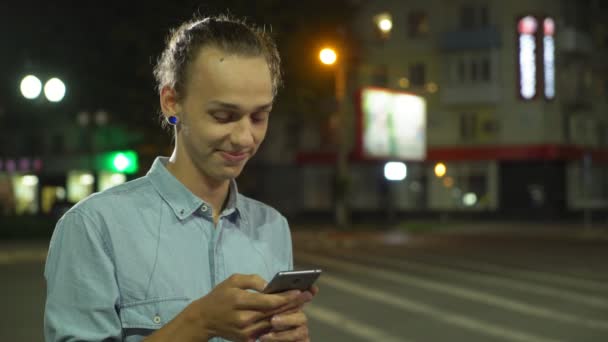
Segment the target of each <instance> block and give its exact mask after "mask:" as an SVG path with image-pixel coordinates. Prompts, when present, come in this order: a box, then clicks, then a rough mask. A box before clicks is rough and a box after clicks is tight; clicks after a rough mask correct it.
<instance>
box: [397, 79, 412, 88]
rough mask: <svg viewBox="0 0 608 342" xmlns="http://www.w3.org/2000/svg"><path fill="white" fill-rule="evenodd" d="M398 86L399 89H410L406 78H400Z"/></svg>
mask: <svg viewBox="0 0 608 342" xmlns="http://www.w3.org/2000/svg"><path fill="white" fill-rule="evenodd" d="M399 86H400V87H401V88H409V87H410V80H408V79H407V78H405V77H401V78H400V79H399Z"/></svg>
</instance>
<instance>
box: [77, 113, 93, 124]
mask: <svg viewBox="0 0 608 342" xmlns="http://www.w3.org/2000/svg"><path fill="white" fill-rule="evenodd" d="M90 121H91V120H90V114H89V112H86V111H83V112H79V113H78V114H77V115H76V122H78V124H79V125H80V126H87V125H88V124H89V122H90Z"/></svg>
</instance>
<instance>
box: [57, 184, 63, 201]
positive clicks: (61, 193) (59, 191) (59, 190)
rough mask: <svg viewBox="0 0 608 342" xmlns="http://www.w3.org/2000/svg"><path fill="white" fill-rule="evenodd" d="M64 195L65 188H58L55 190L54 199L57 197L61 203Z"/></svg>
mask: <svg viewBox="0 0 608 342" xmlns="http://www.w3.org/2000/svg"><path fill="white" fill-rule="evenodd" d="M65 195H66V193H65V188H64V187H62V186H58V187H57V189H56V190H55V197H57V199H58V200H60V201H63V200H64V199H65Z"/></svg>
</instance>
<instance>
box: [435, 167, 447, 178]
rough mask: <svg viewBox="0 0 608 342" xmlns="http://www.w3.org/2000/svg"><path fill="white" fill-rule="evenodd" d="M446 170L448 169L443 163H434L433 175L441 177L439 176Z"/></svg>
mask: <svg viewBox="0 0 608 342" xmlns="http://www.w3.org/2000/svg"><path fill="white" fill-rule="evenodd" d="M447 170H448V169H447V167H446V166H445V164H444V163H437V164H435V176H437V178H441V177H443V176H445V174H446V172H447Z"/></svg>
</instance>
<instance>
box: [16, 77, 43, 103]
mask: <svg viewBox="0 0 608 342" xmlns="http://www.w3.org/2000/svg"><path fill="white" fill-rule="evenodd" d="M19 88H20V89H21V95H23V97H25V98H26V99H28V100H33V99H35V98H37V97H38V96H39V95H40V92H41V91H42V82H40V79H39V78H38V77H36V76H34V75H27V76H25V77H24V78H23V79H22V80H21V84H20V87H19Z"/></svg>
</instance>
